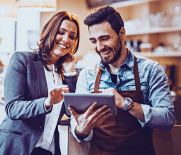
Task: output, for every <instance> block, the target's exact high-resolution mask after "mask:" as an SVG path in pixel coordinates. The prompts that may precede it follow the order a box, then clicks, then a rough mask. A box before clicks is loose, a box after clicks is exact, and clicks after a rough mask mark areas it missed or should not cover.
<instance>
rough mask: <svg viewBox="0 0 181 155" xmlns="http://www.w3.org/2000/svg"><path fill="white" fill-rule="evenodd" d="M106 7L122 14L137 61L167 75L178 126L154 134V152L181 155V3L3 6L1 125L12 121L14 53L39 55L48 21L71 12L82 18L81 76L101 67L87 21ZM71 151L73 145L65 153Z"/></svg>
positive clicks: (38, 0)
mask: <svg viewBox="0 0 181 155" xmlns="http://www.w3.org/2000/svg"><path fill="white" fill-rule="evenodd" d="M104 5H111V6H113V7H114V8H115V9H116V10H117V11H118V12H119V13H120V14H121V16H122V18H123V21H124V24H125V30H126V38H125V45H126V47H127V48H129V49H130V50H131V51H132V52H133V53H134V54H135V55H140V56H143V57H147V58H149V59H152V60H154V61H157V62H159V64H160V65H161V66H162V67H163V69H164V70H165V73H166V74H167V76H168V79H169V85H170V92H171V96H172V100H173V104H174V111H175V114H176V121H175V125H174V127H173V128H172V129H171V130H170V131H162V130H159V129H154V132H153V141H154V147H155V151H156V155H180V154H181V147H180V146H181V0H0V123H1V122H2V121H3V119H4V117H5V116H6V113H5V102H4V78H5V74H6V69H7V67H8V63H9V60H10V58H11V56H12V55H13V53H15V52H17V51H21V52H25V51H30V52H32V51H33V49H36V48H37V47H38V46H37V43H38V42H39V37H40V32H41V29H42V27H43V25H44V24H45V23H46V22H47V21H48V19H50V17H51V16H52V15H53V14H55V13H56V12H58V11H69V12H71V13H74V14H76V15H77V16H78V18H79V22H80V45H79V49H78V51H77V53H76V54H75V57H76V64H75V70H76V71H77V72H78V73H79V72H80V71H81V70H82V69H83V68H85V67H87V66H88V65H90V64H93V63H95V62H96V61H99V56H98V55H97V54H96V52H95V51H94V50H93V48H92V47H91V44H90V40H89V33H88V28H87V26H86V25H84V19H85V17H86V16H87V15H88V14H90V13H91V12H93V11H94V10H95V9H96V8H98V7H101V6H104ZM62 121H66V120H62ZM63 124H64V123H63ZM65 124H66V123H65ZM67 150H69V151H67ZM70 150H71V145H69V147H68V148H66V150H65V152H66V151H67V152H71V151H70ZM65 154H68V153H65Z"/></svg>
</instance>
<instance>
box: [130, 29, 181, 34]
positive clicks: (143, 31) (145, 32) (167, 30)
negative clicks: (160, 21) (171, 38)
mask: <svg viewBox="0 0 181 155" xmlns="http://www.w3.org/2000/svg"><path fill="white" fill-rule="evenodd" d="M176 31H181V27H163V28H152V29H142V30H137V31H132V32H129V31H128V32H126V36H132V35H143V34H153V33H166V32H176Z"/></svg>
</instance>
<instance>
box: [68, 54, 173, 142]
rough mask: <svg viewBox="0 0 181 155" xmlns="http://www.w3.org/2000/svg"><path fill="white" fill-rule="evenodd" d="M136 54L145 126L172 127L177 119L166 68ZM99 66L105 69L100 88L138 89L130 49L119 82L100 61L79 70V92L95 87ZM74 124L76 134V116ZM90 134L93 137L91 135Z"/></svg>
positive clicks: (121, 66)
mask: <svg viewBox="0 0 181 155" xmlns="http://www.w3.org/2000/svg"><path fill="white" fill-rule="evenodd" d="M136 57H137V64H138V70H139V77H140V85H141V90H143V98H144V103H143V104H141V106H142V109H143V112H144V116H145V122H141V121H140V120H138V121H139V122H140V124H141V126H142V127H143V128H144V127H149V129H150V131H151V132H153V128H158V129H162V130H170V129H171V128H172V127H173V125H174V123H175V113H174V106H173V103H172V98H171V95H170V87H169V83H168V78H167V76H166V74H165V71H164V70H163V68H162V67H161V66H160V65H159V63H158V62H156V61H152V60H150V59H147V58H144V57H141V56H136ZM99 67H101V68H102V70H103V72H102V75H101V79H100V83H99V91H102V90H104V89H107V88H110V87H112V88H114V89H115V90H117V91H124V90H126V91H128V90H130V91H131V90H136V87H135V80H134V73H133V67H134V55H133V53H132V52H131V51H129V53H128V56H127V59H126V61H125V62H124V63H123V64H122V65H120V67H119V71H118V74H117V83H116V84H114V83H113V82H112V80H111V74H110V73H109V72H108V70H107V68H106V66H105V65H104V64H103V62H102V61H101V62H100V63H97V64H96V65H92V66H89V67H87V68H84V69H83V70H82V71H81V72H80V74H79V78H78V81H77V85H76V93H90V92H93V91H94V85H95V79H96V75H97V72H98V70H99ZM72 124H74V126H72V133H73V135H74V136H75V137H76V138H77V136H76V134H75V132H74V130H75V126H76V122H75V119H74V118H73V117H72V119H71V125H72ZM91 134H92V132H91ZM89 137H90V138H91V135H89ZM77 140H78V138H77Z"/></svg>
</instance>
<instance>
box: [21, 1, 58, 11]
mask: <svg viewBox="0 0 181 155" xmlns="http://www.w3.org/2000/svg"><path fill="white" fill-rule="evenodd" d="M19 8H20V9H24V10H31V11H34V10H35V11H38V12H49V11H56V9H57V0H20V3H19Z"/></svg>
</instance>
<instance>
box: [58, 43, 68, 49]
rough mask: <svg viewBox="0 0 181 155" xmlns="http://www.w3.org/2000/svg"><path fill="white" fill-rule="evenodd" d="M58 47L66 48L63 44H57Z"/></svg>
mask: <svg viewBox="0 0 181 155" xmlns="http://www.w3.org/2000/svg"><path fill="white" fill-rule="evenodd" d="M57 45H58V46H59V47H61V48H63V49H66V48H68V47H67V46H64V45H61V44H57Z"/></svg>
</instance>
